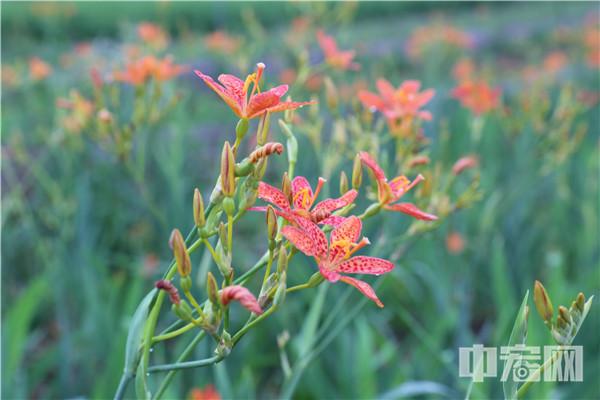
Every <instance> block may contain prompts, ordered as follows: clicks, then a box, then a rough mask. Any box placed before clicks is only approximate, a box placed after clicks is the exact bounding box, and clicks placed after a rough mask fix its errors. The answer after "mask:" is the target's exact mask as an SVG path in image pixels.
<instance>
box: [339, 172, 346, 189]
mask: <svg viewBox="0 0 600 400" xmlns="http://www.w3.org/2000/svg"><path fill="white" fill-rule="evenodd" d="M347 191H348V177H347V176H346V173H345V172H344V171H342V172H341V173H340V194H344V193H346V192H347Z"/></svg>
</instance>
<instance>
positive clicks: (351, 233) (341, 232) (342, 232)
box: [331, 215, 362, 243]
mask: <svg viewBox="0 0 600 400" xmlns="http://www.w3.org/2000/svg"><path fill="white" fill-rule="evenodd" d="M361 230H362V222H361V220H360V219H359V218H358V217H357V216H355V215H352V216H351V217H348V218H346V220H345V221H344V222H342V224H341V225H340V226H338V227H337V228H335V229H334V230H333V231H331V243H334V242H338V241H343V240H347V241H349V242H350V243H356V242H357V241H358V238H359V237H360V231H361Z"/></svg>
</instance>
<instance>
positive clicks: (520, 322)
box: [502, 290, 529, 400]
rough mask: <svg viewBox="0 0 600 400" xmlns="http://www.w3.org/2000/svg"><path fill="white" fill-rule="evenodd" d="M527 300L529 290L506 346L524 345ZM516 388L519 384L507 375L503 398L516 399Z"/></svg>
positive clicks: (527, 309)
mask: <svg viewBox="0 0 600 400" xmlns="http://www.w3.org/2000/svg"><path fill="white" fill-rule="evenodd" d="M528 298H529V290H528V291H527V293H525V297H523V301H522V302H521V307H519V312H518V313H517V318H516V319H515V323H514V325H513V328H512V332H511V333H510V338H509V339H508V344H507V345H508V346H515V345H517V344H523V345H524V344H525V341H526V339H527V321H528V319H527V317H528V315H529V306H527V300H528ZM518 386H519V382H515V381H513V380H512V374H509V375H508V379H507V380H506V381H505V382H503V383H502V389H503V390H504V398H505V399H509V400H513V399H516V398H517V389H518Z"/></svg>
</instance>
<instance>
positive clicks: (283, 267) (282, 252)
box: [277, 246, 288, 275]
mask: <svg viewBox="0 0 600 400" xmlns="http://www.w3.org/2000/svg"><path fill="white" fill-rule="evenodd" d="M287 266H288V256H287V250H286V249H285V247H283V246H282V247H281V248H280V249H279V258H278V259H277V273H278V274H279V275H281V274H285V271H287Z"/></svg>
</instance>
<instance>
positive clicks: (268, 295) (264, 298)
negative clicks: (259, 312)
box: [258, 274, 277, 308]
mask: <svg viewBox="0 0 600 400" xmlns="http://www.w3.org/2000/svg"><path fill="white" fill-rule="evenodd" d="M276 286H277V274H271V275H269V277H268V278H267V281H266V282H265V283H264V284H263V286H262V288H261V289H260V294H259V295H258V305H260V306H261V307H262V308H265V307H267V306H268V305H269V304H270V303H271V300H272V297H273V290H274V289H275V287H276Z"/></svg>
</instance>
